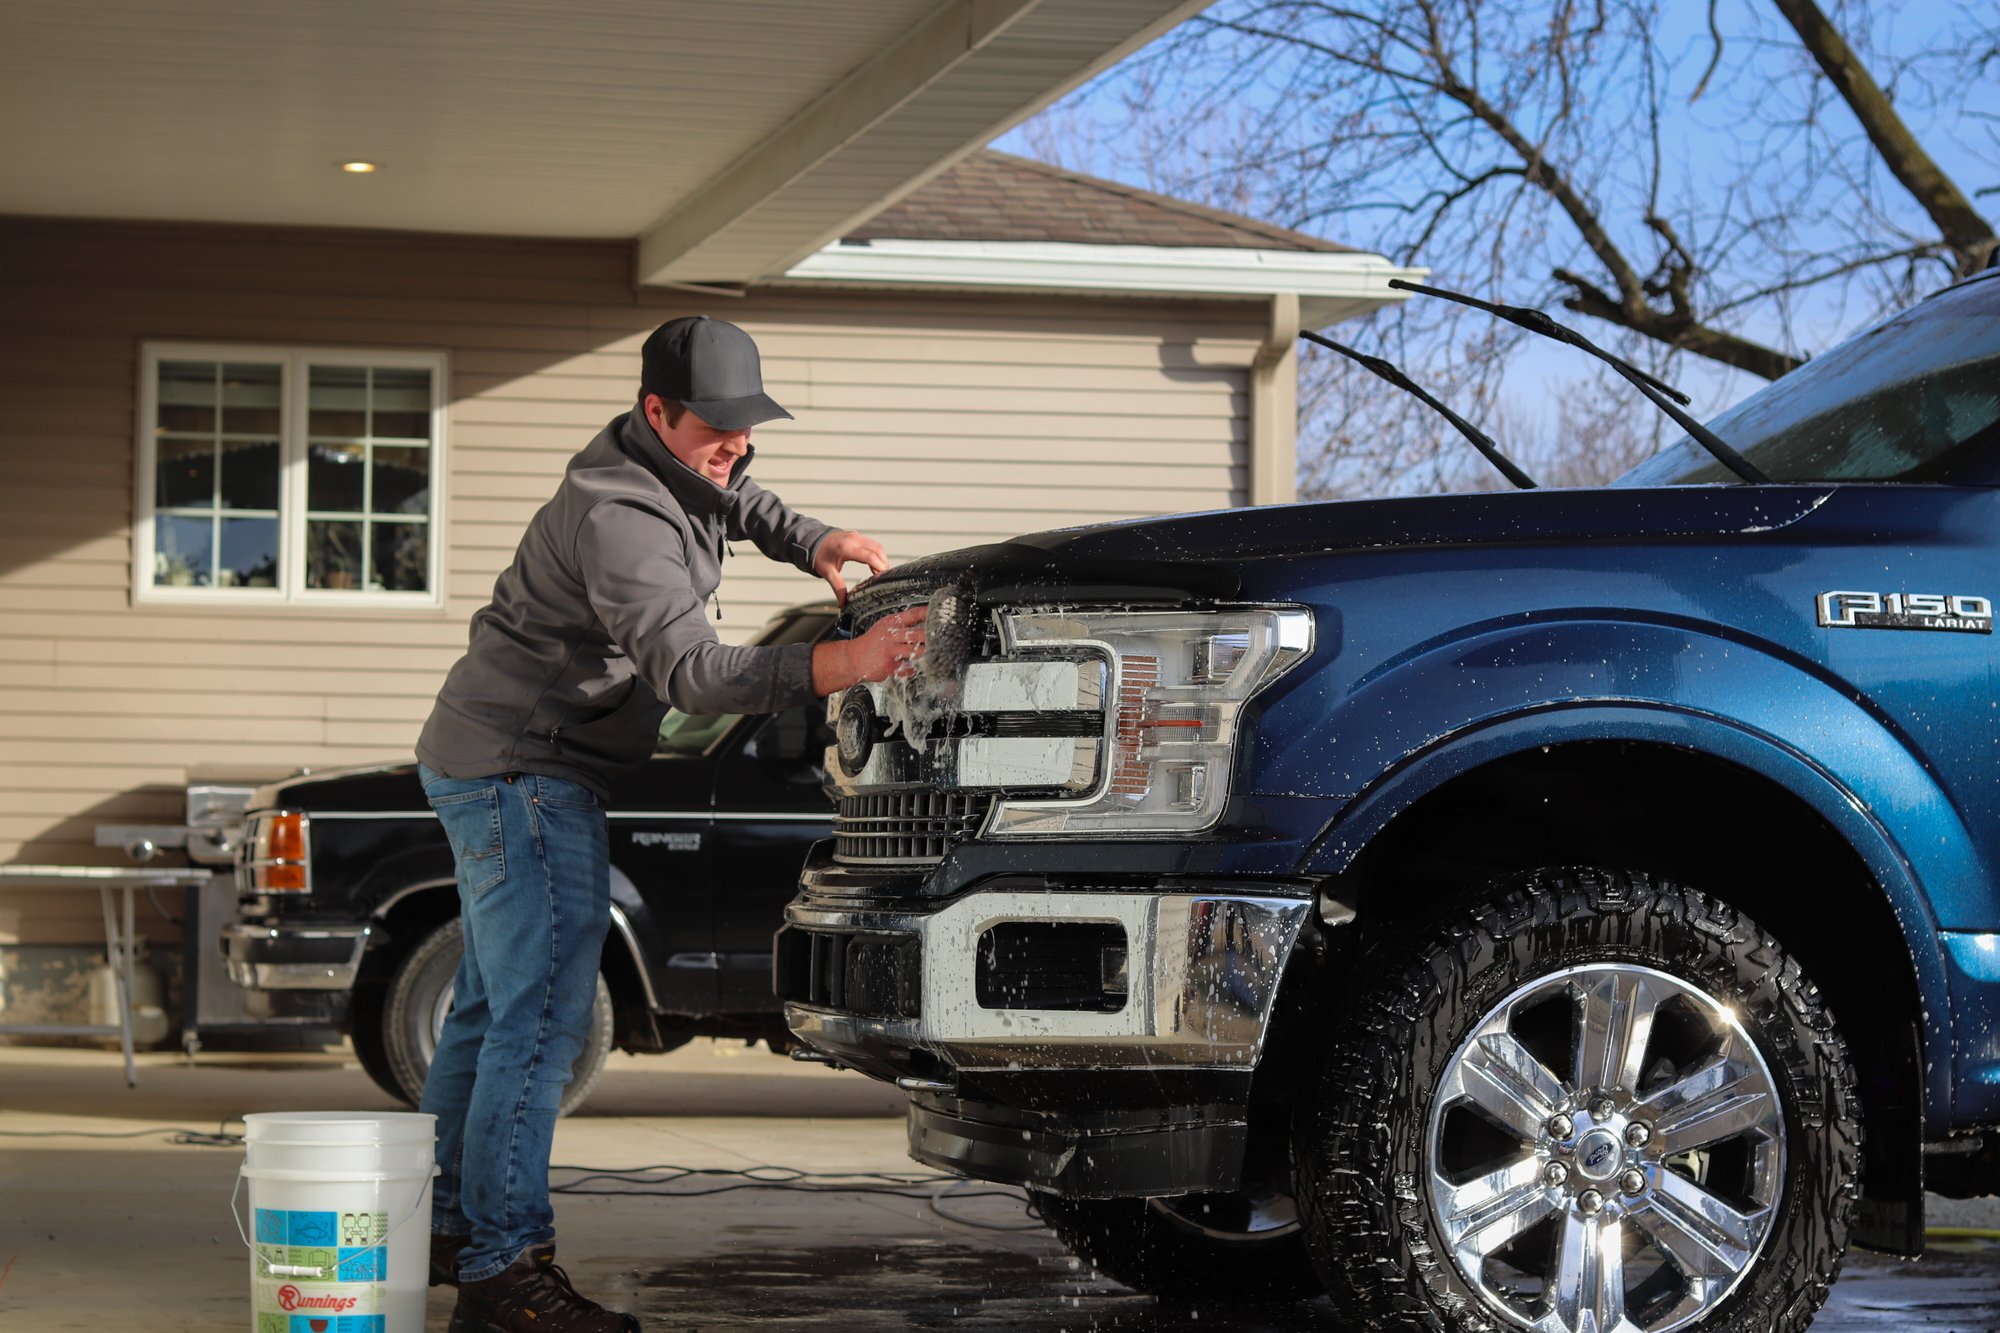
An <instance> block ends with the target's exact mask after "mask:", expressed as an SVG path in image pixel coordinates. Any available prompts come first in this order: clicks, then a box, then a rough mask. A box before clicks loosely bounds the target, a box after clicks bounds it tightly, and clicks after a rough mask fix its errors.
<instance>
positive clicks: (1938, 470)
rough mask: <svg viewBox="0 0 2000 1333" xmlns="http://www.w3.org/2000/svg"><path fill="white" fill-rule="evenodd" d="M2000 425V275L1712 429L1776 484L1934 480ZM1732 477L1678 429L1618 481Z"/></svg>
mask: <svg viewBox="0 0 2000 1333" xmlns="http://www.w3.org/2000/svg"><path fill="white" fill-rule="evenodd" d="M1996 422H2000V276H1994V277H1989V278H1982V279H1979V280H1977V281H1973V282H1968V283H1966V284H1965V285H1964V286H1962V287H1957V288H1954V289H1952V290H1950V291H1947V292H1942V293H1940V294H1938V295H1937V296H1933V297H1931V298H1930V299H1929V300H1926V301H1923V302H1920V303H1919V304H1918V305H1916V306H1915V307H1913V308H1912V309H1909V310H1906V311H1904V312H1903V313H1902V314H1900V315H1897V316H1896V317H1895V318H1893V319H1890V320H1887V321H1886V322H1884V323H1882V324H1879V325H1877V326H1876V327H1874V328H1872V329H1870V330H1869V331H1868V332H1866V333H1863V334H1861V335H1860V336H1858V337H1855V338H1851V339H1849V340H1848V341H1846V342H1844V343H1842V344H1841V345H1840V346H1838V347H1836V348H1834V349H1833V350H1832V351H1830V352H1827V353H1825V354H1824V355H1821V356H1818V357H1815V358H1814V359H1813V360H1811V361H1808V362H1807V363H1806V364H1805V365H1803V366H1801V367H1799V368H1798V369H1797V370H1795V371H1793V372H1792V373H1791V374H1789V375H1787V376H1785V377H1784V378H1783V379H1781V380H1778V381H1776V382H1775V383H1773V384H1772V385H1771V386H1770V387H1768V388H1765V389H1760V390H1759V391H1758V392H1756V393H1754V394H1752V395H1751V396H1750V397H1749V398H1746V399H1744V400H1743V401H1742V402H1740V403H1738V404H1737V405H1736V406H1735V407H1732V408H1730V409H1729V410H1728V411H1727V412H1724V413H1723V414H1722V415H1721V416H1719V417H1717V418H1716V419H1715V420H1713V421H1711V422H1709V423H1708V424H1709V426H1710V427H1711V428H1712V429H1713V430H1714V431H1715V433H1716V434H1717V435H1719V436H1721V437H1722V438H1723V439H1725V440H1727V441H1729V443H1730V444H1731V445H1733V446H1735V448H1736V449H1737V450H1738V451H1739V452H1740V453H1742V454H1743V456H1744V457H1746V458H1748V459H1749V460H1750V461H1751V462H1752V463H1753V464H1755V465H1756V466H1757V467H1758V468H1759V469H1761V470H1762V471H1763V472H1764V473H1766V474H1767V475H1768V476H1769V477H1770V478H1771V479H1772V480H1773V481H1777V482H1810V481H1937V480H1943V479H1945V478H1946V477H1947V476H1948V475H1949V473H1950V472H1951V469H1952V468H1953V466H1954V465H1955V464H1957V463H1958V462H1960V461H1961V460H1962V459H1964V458H1965V457H1966V456H1968V455H1969V454H1970V453H1972V452H1973V451H1975V450H1978V449H1981V448H1983V447H1984V446H1985V444H1986V443H1987V441H1988V440H1989V439H1990V438H1992V437H1993V436H1994V434H1995V423H1996ZM1737 480H1738V478H1737V477H1736V475H1735V474H1734V473H1732V472H1730V471H1729V470H1728V469H1727V468H1725V467H1723V466H1722V465H1721V464H1720V463H1718V462H1716V461H1715V459H1714V458H1712V457H1710V456H1709V454H1708V453H1707V452H1706V451H1705V450H1703V449H1702V448H1701V447H1700V446H1699V445H1697V444H1696V443H1695V442H1694V441H1693V440H1690V439H1687V438H1686V437H1685V436H1684V437H1682V438H1681V439H1679V440H1677V441H1675V442H1674V443H1673V444H1671V445H1669V446H1667V448H1665V449H1664V450H1662V451H1661V452H1660V453H1658V454H1655V455H1654V456H1653V457H1652V458H1649V459H1647V460H1646V461H1645V462H1643V463H1641V464H1640V465H1639V466H1638V467H1636V468H1634V469H1632V470H1631V471H1630V472H1628V473H1626V474H1625V475H1624V476H1623V477H1620V478H1619V479H1618V481H1617V483H1616V484H1617V485H1620V486H1688V485H1699V484H1704V483H1711V482H1735V481H1737Z"/></svg>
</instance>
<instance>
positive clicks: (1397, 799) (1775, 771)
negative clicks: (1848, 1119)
mask: <svg viewBox="0 0 2000 1333" xmlns="http://www.w3.org/2000/svg"><path fill="white" fill-rule="evenodd" d="M1878 734H1880V733H1878ZM1881 739H1882V740H1883V741H1885V742H1888V741H1890V740H1891V738H1889V737H1888V736H1887V735H1886V734H1883V735H1881ZM1606 740H1621V741H1639V742H1650V743H1654V744H1658V745H1661V746H1667V747H1671V748H1675V749H1681V750H1690V751H1694V752H1696V753H1699V754H1703V755H1707V756H1709V757H1711V758H1716V759H1721V760H1724V761H1726V762H1729V763H1732V764H1735V765H1736V766H1738V767H1740V768H1743V769H1746V770H1748V771H1750V772H1752V773H1755V774H1757V775H1759V776H1761V777H1763V778H1765V779H1767V780H1768V781H1770V782H1772V783H1773V784H1774V785H1776V786H1778V787H1781V788H1783V789H1784V790H1785V791H1787V792H1789V793H1790V794H1791V795H1792V796H1794V797H1795V798H1797V799H1798V800H1800V801H1801V802H1802V803H1804V804H1805V805H1806V806H1807V807H1808V808H1809V809H1811V810H1812V811H1813V812H1814V813H1815V814H1817V815H1818V816H1819V817H1820V818H1821V819H1823V820H1825V821H1826V823H1827V825H1828V826H1829V827H1831V828H1832V829H1833V830H1834V832H1835V834H1836V835H1837V836H1839V837H1840V838H1841V839H1842V840H1843V841H1845V842H1846V844H1847V845H1848V846H1849V847H1850V848H1851V849H1852V850H1853V851H1854V853H1855V855H1856V857H1857V858H1858V859H1859V860H1860V861H1861V863H1862V865H1863V867H1864V868H1865V869H1866V870H1867V872H1868V873H1869V874H1870V875H1872V876H1873V877H1874V879H1875V881H1876V883H1877V884H1878V885H1879V886H1881V888H1882V890H1883V892H1884V896H1885V897H1887V899H1888V901H1889V906H1890V909H1891V911H1892V912H1893V913H1894V914H1895V917H1896V921H1897V924H1898V925H1899V926H1900V927H1901V930H1902V934H1903V943H1904V948H1905V951H1906V953H1907V954H1908V956H1909V959H1910V964H1911V971H1912V976H1913V978H1914V980H1915V982H1916V986H1917V992H1918V997H1919V999H1920V1000H1921V1001H1922V1002H1923V1003H1922V1009H1923V1013H1922V1016H1921V1018H1920V1020H1919V1030H1920V1031H1921V1032H1922V1034H1923V1042H1924V1050H1925V1054H1926V1057H1927V1058H1926V1059H1925V1060H1924V1067H1925V1074H1924V1083H1925V1088H1924V1092H1925V1097H1924V1100H1925V1102H1926V1104H1927V1105H1929V1106H1930V1107H1932V1108H1934V1109H1938V1110H1946V1111H1948V1108H1950V1106H1951V1105H1952V1101H1953V1079H1952V1075H1953V1062H1952V1061H1951V1060H1950V1059H1936V1058H1930V1057H1932V1056H1933V1054H1934V1053H1935V1052H1940V1051H1942V1052H1949V1051H1952V1050H1953V1049H1954V1047H1953V1043H1952V1032H1951V1027H1950V1015H1951V1006H1950V1003H1949V996H1950V993H1951V988H1950V979H1949V975H1948V972H1947V969H1946V966H1945V960H1944V957H1943V954H1942V952H1941V947H1940V944H1939V938H1938V929H1939V927H1938V924H1937V920H1936V918H1935V916H1934V914H1933V912H1932V908H1931V905H1930V902H1929V900H1928V899H1927V898H1926V896H1925V894H1924V893H1923V891H1922V889H1921V887H1920V885H1921V882H1922V877H1921V874H1920V871H1919V869H1918V867H1916V866H1915V865H1913V864H1912V862H1911V858H1910V856H1909V855H1908V854H1907V852H1906V850H1905V849H1904V848H1903V847H1901V846H1900V845H1899V844H1898V843H1897V841H1896V839H1895V838H1894V837H1893V836H1892V835H1891V834H1890V832H1889V830H1888V829H1887V828H1886V827H1885V826H1884V825H1883V824H1882V823H1881V821H1880V820H1878V819H1877V818H1876V817H1875V815H1874V813H1873V811H1872V810H1870V809H1869V808H1868V806H1867V805H1866V804H1865V803H1864V802H1863V801H1862V800H1861V799H1860V798H1859V797H1858V796H1857V795H1856V794H1855V793H1854V792H1852V791H1850V790H1849V789H1848V788H1847V787H1846V786H1845V785H1844V784H1842V783H1841V782H1840V781H1839V780H1838V779H1837V778H1835V776H1834V775H1833V774H1832V773H1830V772H1828V771H1827V770H1826V769H1825V768H1824V767H1823V766H1821V765H1820V764H1818V763H1817V762H1816V761H1815V760H1813V759H1812V758H1811V757H1810V756H1809V755H1807V754H1805V753H1804V752H1802V751H1801V750H1799V749H1798V748H1797V747H1796V746H1793V745H1791V744H1789V743H1788V742H1786V741H1785V740H1784V739H1783V738H1781V737H1777V736H1773V735H1770V734H1768V733H1765V732H1762V731H1759V730H1756V729H1753V728H1751V727H1749V726H1747V725H1745V724H1743V723H1741V722H1739V721H1736V720H1734V719H1731V718H1727V717H1722V716H1718V715H1715V714H1712V713H1705V712H1701V711H1698V710H1695V709H1690V708H1682V707H1674V706H1671V705H1667V704H1663V703H1659V702H1656V701H1629V700H1628V701H1611V700H1587V701H1582V700H1579V701H1561V702H1550V703H1544V704H1541V705H1539V706H1534V707H1528V708H1522V709H1519V710H1517V711H1514V712H1512V713H1509V714H1506V715H1504V716H1499V717H1491V718H1485V719H1482V720H1480V721H1478V722H1476V723H1472V724H1469V725H1467V726H1465V727H1463V728H1461V729H1459V730H1457V731H1454V732H1452V733H1450V734H1448V735H1446V736H1443V737H1440V738H1439V739H1438V740H1436V741H1435V742H1434V743H1432V744H1431V745H1429V746H1426V747H1425V748H1423V749H1422V750H1419V751H1417V752H1416V753H1413V754H1410V755H1408V756H1406V757H1405V761H1404V762H1403V763H1401V764H1399V765H1398V766H1397V767H1396V768H1394V769H1393V770H1392V771H1390V772H1389V773H1387V774H1384V775H1383V776H1382V777H1381V778H1380V779H1379V780H1378V781H1377V782H1375V783H1374V784H1372V785H1371V786H1370V787H1369V788H1368V789H1367V790H1365V791H1364V792H1362V793H1361V794H1360V795H1358V796H1357V797H1356V798H1355V799H1354V800H1353V801H1351V802H1349V803H1348V804H1347V805H1346V806H1345V807H1343V808H1342V810H1341V811H1340V813H1339V814H1338V815H1336V816H1335V818H1334V819H1333V820H1332V821H1331V822H1330V823H1329V824H1328V825H1327V826H1326V828H1325V829H1324V830H1322V832H1321V833H1320V835H1319V836H1318V837H1317V838H1316V839H1315V840H1314V842H1313V843H1312V844H1311V846H1310V847H1309V848H1308V850H1307V854H1306V858H1305V870H1306V872H1307V873H1309V874H1312V875H1316V876H1332V875H1337V874H1339V873H1341V872H1342V871H1343V870H1345V869H1347V867H1348V866H1350V865H1351V864H1352V863H1353V861H1354V859H1355V857H1356V856H1358V855H1359V854H1360V852H1361V850H1362V848H1364V847H1365V846H1367V844H1368V843H1369V842H1370V841H1372V840H1373V839H1374V837H1375V836H1376V835H1377V834H1379V833H1381V832H1382V831H1383V830H1384V829H1385V828H1387V827H1388V826H1389V824H1390V823H1392V822H1393V821H1394V820H1395V819H1396V818H1397V817H1398V816H1400V815H1401V814H1403V813H1404V812H1406V811H1407V810H1409V809H1410V808H1411V807H1413V806H1414V805H1416V803H1417V802H1418V801H1420V800H1421V799H1422V798H1423V797H1425V796H1427V795H1429V794H1430V793H1431V792H1433V791H1435V790H1437V789H1438V788H1439V787H1441V786H1443V785H1444V784H1445V783H1446V782H1448V781H1450V780H1451V779H1453V778H1456V777H1458V776H1460V775H1462V774H1464V773H1467V772H1470V771H1471V770H1472V769H1474V768H1478V767H1481V766H1483V765H1485V764H1488V763H1491V762H1494V761H1496V760H1501V759H1505V758H1508V757H1509V756H1512V755H1517V754H1525V753H1529V752H1531V751H1534V750H1538V749H1542V748H1544V747H1548V746H1553V745H1563V744H1569V743H1576V742H1584V741H1606ZM1883 748H1884V750H1885V751H1886V753H1885V754H1883V755H1882V756H1880V757H1881V758H1882V759H1884V760H1885V761H1887V762H1891V763H1898V764H1900V766H1901V767H1902V768H1903V769H1904V770H1905V771H1904V772H1902V773H1901V774H1899V775H1896V776H1899V777H1901V778H1902V779H1904V780H1906V781H1916V782H1919V783H1921V784H1922V785H1923V786H1925V787H1929V788H1931V789H1932V790H1933V791H1935V784H1934V783H1932V782H1931V781H1930V779H1929V776H1928V775H1927V774H1925V773H1924V772H1923V769H1922V766H1921V765H1920V764H1919V763H1918V762H1917V760H1916V759H1915V757H1914V756H1912V755H1910V754H1909V752H1908V751H1907V750H1904V749H1903V748H1902V747H1901V746H1900V745H1895V744H1886V745H1885V746H1884V747H1883ZM1937 799H1938V803H1939V805H1940V807H1941V809H1942V810H1943V811H1945V812H1948V817H1949V819H1950V821H1951V824H1952V825H1953V826H1954V827H1956V828H1957V829H1958V830H1959V831H1960V832H1961V834H1962V833H1963V832H1964V829H1963V825H1962V823H1960V822H1959V820H1958V815H1957V812H1956V810H1953V809H1951V807H1950V805H1949V803H1948V802H1946V801H1945V800H1944V798H1943V796H1942V794H1941V793H1939V794H1938V798H1937ZM1960 845H1963V844H1962V843H1961V844H1960Z"/></svg>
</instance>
